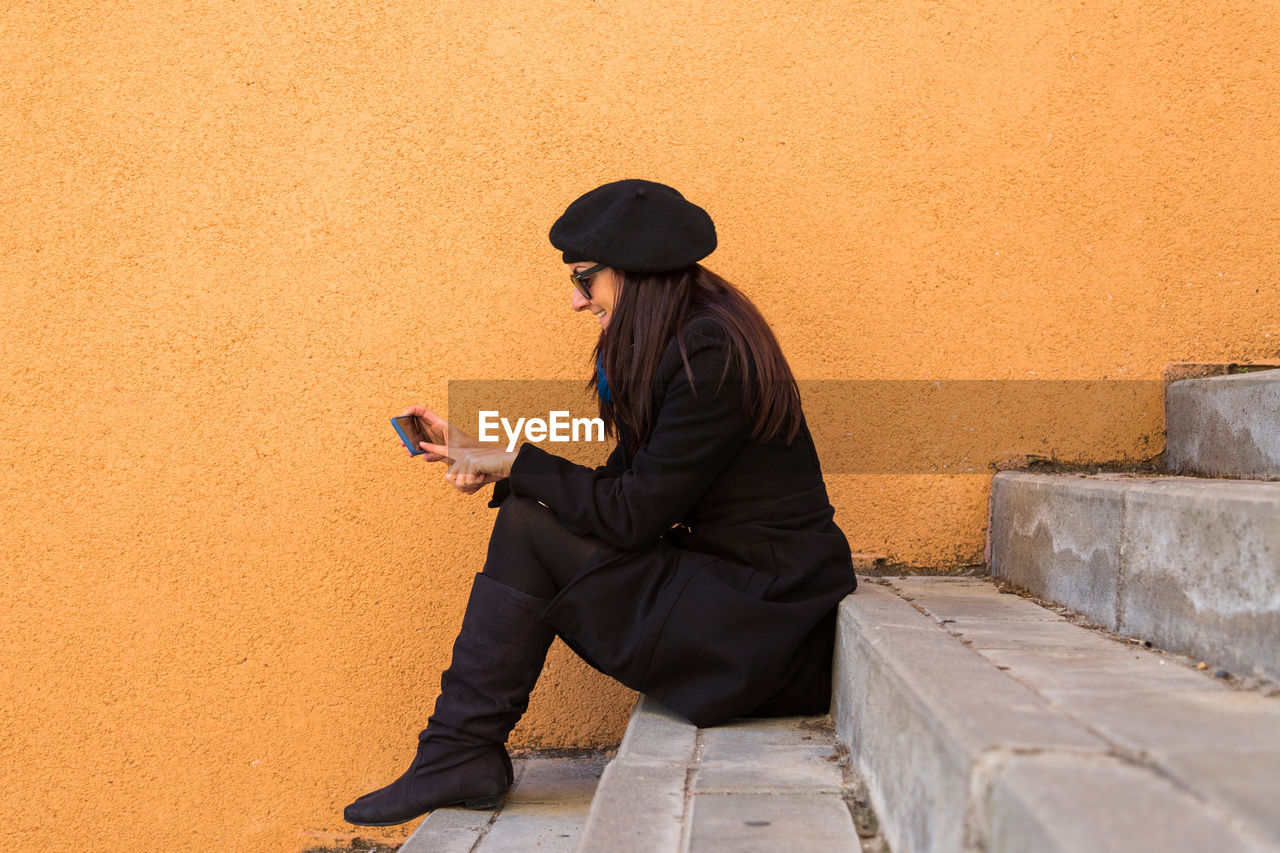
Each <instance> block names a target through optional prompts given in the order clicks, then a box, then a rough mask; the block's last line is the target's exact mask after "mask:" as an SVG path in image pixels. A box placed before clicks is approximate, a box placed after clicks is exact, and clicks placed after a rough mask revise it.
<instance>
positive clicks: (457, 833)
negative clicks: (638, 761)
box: [399, 755, 605, 853]
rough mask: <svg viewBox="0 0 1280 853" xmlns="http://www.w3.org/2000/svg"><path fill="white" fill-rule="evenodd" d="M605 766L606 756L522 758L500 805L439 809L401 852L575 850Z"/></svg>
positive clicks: (568, 852)
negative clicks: (509, 790)
mask: <svg viewBox="0 0 1280 853" xmlns="http://www.w3.org/2000/svg"><path fill="white" fill-rule="evenodd" d="M604 765H605V758H604V756H603V755H594V756H585V757H578V758H529V759H523V760H521V759H517V760H516V761H513V762H512V766H513V769H514V770H515V773H516V780H515V784H514V785H513V786H512V788H511V793H510V794H508V795H507V798H506V800H505V801H504V802H502V803H501V804H499V807H498V808H496V809H494V810H492V811H472V810H470V809H437V810H436V811H434V812H431V813H430V814H429V815H427V816H426V818H424V819H423V821H422V823H420V824H418V828H417V829H416V830H414V832H413V834H412V835H411V836H409V838H408V840H407V841H405V843H404V844H403V845H402V846H401V847H400V850H399V853H527V851H529V850H539V851H548V853H571V851H573V850H574V848H575V845H576V844H577V842H578V838H579V836H580V835H581V833H582V825H583V822H584V821H585V820H586V818H587V810H588V809H589V808H590V806H591V797H592V795H593V794H594V793H595V790H596V784H597V783H598V782H599V780H600V774H601V772H602V771H603V770H604Z"/></svg>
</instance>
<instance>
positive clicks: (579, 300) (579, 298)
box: [569, 287, 591, 311]
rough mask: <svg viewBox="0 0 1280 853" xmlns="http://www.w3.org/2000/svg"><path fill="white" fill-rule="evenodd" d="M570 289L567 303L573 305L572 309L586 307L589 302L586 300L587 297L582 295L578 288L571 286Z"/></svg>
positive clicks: (579, 309)
mask: <svg viewBox="0 0 1280 853" xmlns="http://www.w3.org/2000/svg"><path fill="white" fill-rule="evenodd" d="M570 290H572V291H573V292H572V293H571V294H570V299H569V304H570V305H572V306H573V310H574V311H581V310H582V309H583V308H586V307H587V306H588V305H590V304H591V303H590V302H588V301H587V298H586V297H585V296H583V295H582V293H581V292H580V291H579V290H578V288H576V287H571V288H570Z"/></svg>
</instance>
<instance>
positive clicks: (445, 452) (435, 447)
mask: <svg viewBox="0 0 1280 853" xmlns="http://www.w3.org/2000/svg"><path fill="white" fill-rule="evenodd" d="M418 446H419V447H421V448H422V449H423V450H425V451H427V452H428V453H434V454H435V455H437V456H439V457H441V458H442V459H452V458H453V457H452V456H450V455H449V445H447V444H432V443H431V442H429V441H420V442H418Z"/></svg>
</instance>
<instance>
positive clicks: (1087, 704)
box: [833, 578, 1280, 853]
mask: <svg viewBox="0 0 1280 853" xmlns="http://www.w3.org/2000/svg"><path fill="white" fill-rule="evenodd" d="M834 694H835V695H834V712H833V713H834V716H835V723H836V731H837V733H838V735H839V737H840V739H841V740H842V741H843V742H844V743H845V744H846V745H847V746H848V748H849V750H850V753H851V754H850V761H851V763H852V765H853V770H854V772H855V773H857V774H858V775H860V776H861V777H862V778H864V779H866V781H867V784H868V785H869V788H870V800H871V804H872V806H873V807H874V809H875V812H876V814H877V815H878V816H879V819H880V829H881V832H882V833H883V834H884V836H885V839H886V840H887V842H888V844H889V846H890V847H891V848H892V849H893V851H894V853H926V851H928V852H929V853H956V851H986V853H1002V852H1003V851H1019V853H1021V851H1029V850H1034V851H1046V853H1055V852H1056V851H1062V853H1066V851H1080V853H1084V851H1089V853H1095V851H1125V853H1134V851H1162V853H1177V852H1178V851H1188V853H1191V851H1195V853H1202V851H1208V850H1212V851H1215V853H1226V851H1242V850H1250V851H1261V850H1272V851H1274V850H1276V849H1280V809H1277V808H1276V807H1275V806H1276V797H1275V791H1276V790H1277V788H1278V787H1280V700H1277V699H1274V698H1268V697H1266V696H1263V695H1261V694H1260V693H1258V692H1246V691H1241V690H1237V689H1234V688H1232V687H1230V686H1228V685H1227V684H1225V683H1223V682H1222V681H1220V680H1216V679H1214V678H1213V677H1212V676H1210V675H1207V674H1205V673H1202V672H1198V671H1196V670H1195V669H1194V668H1193V667H1192V665H1191V662H1190V661H1189V660H1188V659H1185V658H1181V657H1178V656H1175V655H1171V654H1169V653H1164V652H1156V651H1151V650H1147V649H1143V648H1141V647H1138V646H1135V645H1133V644H1130V643H1125V642H1119V641H1117V640H1113V639H1111V638H1110V637H1108V636H1104V635H1103V634H1102V633H1100V632H1095V631H1090V630H1088V629H1085V628H1081V627H1078V626H1076V625H1074V624H1072V623H1071V622H1069V621H1067V620H1065V619H1063V618H1062V617H1060V616H1059V615H1057V614H1056V613H1054V612H1052V611H1050V610H1047V609H1045V608H1042V607H1039V606H1037V605H1035V604H1034V603H1032V602H1031V601H1029V600H1027V599H1024V598H1020V597H1018V596H1015V595H1011V594H1002V593H1000V592H999V591H997V590H996V588H995V587H994V585H993V584H992V583H991V582H990V581H988V580H979V579H952V578H888V579H885V580H884V581H883V582H876V581H873V580H871V579H868V582H866V583H863V584H862V585H860V586H859V589H858V591H857V592H856V593H855V594H853V595H851V596H849V597H848V598H847V599H846V600H845V601H844V602H843V603H842V604H841V608H840V627H839V632H838V635H837V645H836V662H835V691H834Z"/></svg>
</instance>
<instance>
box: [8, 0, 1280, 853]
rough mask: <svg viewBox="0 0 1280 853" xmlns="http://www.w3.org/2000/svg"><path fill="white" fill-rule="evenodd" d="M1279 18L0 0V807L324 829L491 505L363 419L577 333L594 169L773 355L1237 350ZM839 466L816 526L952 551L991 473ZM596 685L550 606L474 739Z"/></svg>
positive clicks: (982, 369)
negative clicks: (583, 219)
mask: <svg viewBox="0 0 1280 853" xmlns="http://www.w3.org/2000/svg"><path fill="white" fill-rule="evenodd" d="M1276 12H1277V10H1276V8H1275V4H1274V3H1253V2H1239V0H1237V2H1230V1H1228V2H1218V3H1183V2H1172V0H1170V2H1164V3H1140V2H1127V1H1126V0H1117V2H1103V3H1076V2H1055V3H1048V4H1018V3H1012V2H975V0H942V2H936V1H934V0H931V1H930V2H924V0H906V2H895V3H868V2H831V3H776V2H761V0H733V2H730V0H704V1H703V2H680V0H677V1H676V2H667V3H661V4H659V3H653V2H648V3H641V2H614V0H600V2H591V3H583V2H563V0H504V2H500V3H498V2H488V0H470V1H469V2H466V3H463V2H439V3H428V4H423V3H417V2H414V3H409V2H401V0H390V2H381V3H357V2H349V3H319V2H313V0H296V2H241V3H231V2H195V3H172V2H154V1H153V2H143V0H133V2H123V3H116V2H111V3H108V2H100V0H88V2H82V3H75V4H60V3H47V2H35V0H26V1H25V2H24V0H13V2H9V3H7V4H5V6H4V9H3V11H0V63H3V71H4V74H3V75H2V77H0V118H2V119H3V123H4V134H3V141H2V142H0V160H2V163H3V168H2V169H0V207H2V209H3V214H2V215H0V251H2V252H3V261H4V262H3V265H2V266H0V353H2V354H3V370H4V374H5V381H4V383H3V386H2V387H0V402H2V403H3V405H2V406H0V465H3V472H4V473H3V477H4V489H3V491H2V492H0V502H2V503H0V507H2V510H3V524H2V525H0V550H2V553H3V555H4V558H3V560H4V566H5V581H4V594H3V599H2V600H3V602H4V619H3V621H2V622H0V638H2V639H3V649H4V657H5V665H4V668H3V681H0V686H2V688H3V689H0V695H3V697H4V698H3V700H2V701H3V703H4V709H3V711H4V713H3V715H2V717H0V756H2V757H3V764H4V767H3V782H0V785H3V789H2V790H0V815H2V816H3V817H0V821H2V822H3V824H2V825H0V835H3V836H4V837H6V838H7V839H8V840H9V841H10V843H11V846H12V847H14V849H19V848H21V849H26V848H27V847H28V846H31V845H41V846H43V845H53V844H57V845H58V846H66V844H69V843H77V844H85V843H87V844H89V846H91V847H93V849H98V850H133V849H137V848H138V847H139V846H145V847H147V848H149V849H150V848H155V849H170V850H195V849H225V850H254V851H293V850H296V849H299V848H301V847H303V846H305V845H306V844H308V843H310V842H312V841H314V840H315V839H316V838H332V837H338V836H337V835H334V834H335V833H336V834H338V835H340V834H341V833H342V832H343V831H345V830H347V829H348V828H347V827H345V825H344V824H343V823H342V820H341V807H342V805H343V804H344V803H345V802H346V801H347V800H348V799H350V798H351V797H352V796H353V795H355V794H358V793H362V792H363V791H365V790H367V789H369V788H371V787H373V786H375V785H378V784H382V783H384V782H386V781H389V780H390V779H391V778H393V777H394V776H395V775H396V774H398V773H399V772H400V770H401V769H402V767H403V765H404V764H405V762H407V760H408V757H409V755H410V754H411V751H412V748H413V743H414V742H413V737H414V734H415V733H416V731H417V729H418V728H419V727H420V726H421V725H422V724H424V722H425V719H426V716H427V714H428V713H429V711H430V708H431V703H432V701H433V699H434V696H435V693H436V689H437V686H436V685H437V677H438V673H439V671H440V669H441V668H442V667H443V666H444V665H445V664H446V662H447V655H448V648H449V644H450V642H451V640H452V635H453V632H454V631H455V630H456V628H457V625H458V623H459V621H460V619H461V607H462V603H463V600H464V596H465V592H466V589H467V587H468V584H469V579H470V577H471V574H472V573H473V572H474V571H476V570H477V569H478V568H479V566H480V564H481V560H482V555H483V548H484V543H485V539H486V535H487V532H488V526H489V525H490V524H491V521H492V511H491V510H488V509H487V508H485V507H484V506H483V501H482V499H481V498H479V497H476V498H464V497H462V496H460V495H456V494H455V493H454V492H452V490H451V489H449V488H448V486H447V485H446V484H445V483H444V482H443V481H442V480H441V479H440V477H439V473H438V472H437V471H435V470H432V469H428V468H424V466H421V465H414V464H412V463H411V461H410V460H408V459H407V458H406V457H405V456H404V454H403V453H402V452H400V451H399V450H398V448H397V446H396V444H395V438H394V436H393V435H392V434H391V433H390V431H389V428H388V425H387V422H386V418H387V417H388V416H389V415H390V414H393V413H396V412H398V411H399V410H400V409H401V408H402V407H403V406H405V405H406V404H409V403H412V402H428V403H431V402H438V401H441V400H442V399H443V398H444V395H445V390H446V383H447V382H448V381H449V380H450V379H470V378H495V377H502V378H515V379H579V378H581V377H583V376H585V375H587V371H589V369H590V365H589V364H588V363H587V360H586V359H587V353H588V352H589V349H590V347H591V344H592V341H593V338H594V335H595V332H596V327H595V323H594V321H593V320H592V319H591V318H589V317H586V316H578V315H574V314H572V313H571V312H570V311H569V310H568V304H569V291H568V284H567V282H566V281H565V278H564V273H563V268H562V267H561V266H560V264H559V260H558V256H557V255H556V253H554V252H553V251H552V250H551V248H550V246H549V245H548V244H547V242H546V230H547V228H548V226H549V225H550V223H551V222H552V221H553V220H554V218H555V217H556V216H557V215H558V214H559V212H560V211H561V210H562V209H563V207H564V206H565V204H567V203H568V202H569V201H570V200H572V199H573V198H574V197H576V196H577V195H578V194H580V193H582V192H584V191H585V190H587V189H589V188H591V187H593V186H595V185H597V184H599V183H602V182H604V181H607V180H613V179H616V178H620V177H647V178H651V179H655V180H661V181H664V182H667V183H670V184H673V185H675V186H677V187H679V188H680V189H681V190H682V191H683V192H684V193H685V194H686V195H687V196H688V197H690V198H691V199H693V200H694V201H696V202H698V203H700V204H702V205H703V206H705V207H706V208H707V209H708V210H709V211H710V212H711V213H712V215H713V216H714V217H715V219H716V222H717V224H718V228H719V233H720V239H721V246H720V249H719V250H718V251H717V252H716V253H715V254H714V255H713V256H712V257H711V258H710V259H709V260H708V265H709V266H711V267H712V268H713V269H715V270H717V271H718V272H720V273H722V274H724V275H726V276H727V277H729V278H730V279H732V280H734V281H736V282H738V283H739V284H740V285H741V286H742V287H743V288H744V289H745V290H746V291H747V292H748V293H749V294H750V295H751V296H752V297H753V298H754V299H755V300H756V301H757V303H758V304H759V305H760V306H761V308H762V309H763V311H764V312H765V314H766V316H767V317H768V318H769V319H770V320H771V321H772V322H773V324H774V326H775V329H776V330H777V332H778V334H779V336H780V338H781V340H782V343H783V346H784V348H785V350H786V352H787V354H788V355H789V357H790V359H791V362H792V365H793V367H794V369H795V371H796V373H797V374H798V375H799V376H800V377H802V378H805V379H861V380H878V379H917V380H918V379H925V380H933V379H980V380H988V379H990V380H1006V379H1031V378H1041V379H1046V378H1049V379H1053V378H1064V379H1069V378H1076V379H1101V378H1108V379H1122V378H1138V379H1152V378H1155V377H1158V376H1159V375H1160V371H1161V369H1162V368H1163V367H1164V365H1165V364H1166V363H1167V362H1169V361H1179V360H1189V361H1220V360H1249V359H1266V358H1275V357H1276V356H1277V355H1280V298H1277V297H1278V295H1280V292H1278V291H1280V288H1278V286H1277V283H1278V280H1280V266H1278V264H1280V246H1278V245H1277V243H1276V241H1275V235H1276V234H1277V233H1278V232H1280V228H1278V226H1280V221H1278V220H1280V217H1278V215H1277V208H1276V199H1277V198H1280V91H1278V88H1280V73H1278V71H1280V69H1278V68H1277V49H1278V48H1277V45H1280V15H1277V14H1276ZM1151 402H1152V405H1153V406H1155V407H1156V410H1158V405H1159V401H1158V398H1153V400H1152V401H1151ZM1122 411H1123V410H1122V409H1117V410H1115V412H1116V414H1115V417H1113V418H1112V419H1113V420H1117V419H1120V418H1119V414H1118V413H1120V412H1122ZM1108 415H1109V411H1108V410H1106V409H1105V408H1104V409H1103V410H1102V411H1100V412H1094V413H1093V416H1094V417H1095V418H1101V419H1102V420H1106V419H1107V418H1108ZM827 416H828V417H829V418H834V419H835V421H834V422H835V423H837V424H838V423H839V422H840V421H839V419H840V418H849V419H856V418H858V417H859V413H858V412H841V411H834V412H829V413H828V415H827ZM1139 420H1142V419H1141V418H1140V419H1139ZM1149 420H1150V419H1149V418H1148V419H1146V420H1145V421H1144V423H1146V424H1147V426H1148V427H1149V426H1150V424H1149ZM1157 420H1158V415H1157ZM828 423H831V421H828ZM1122 426H1123V425H1122ZM1144 430H1146V431H1145V432H1144ZM1157 431H1158V430H1157ZM1149 433H1150V430H1149V429H1147V428H1146V427H1143V428H1142V429H1138V428H1136V427H1135V428H1133V430H1132V435H1131V436H1130V438H1129V439H1127V440H1126V441H1127V442H1128V445H1127V447H1126V446H1124V445H1125V442H1123V441H1122V442H1121V451H1122V452H1121V455H1126V454H1128V455H1132V456H1135V457H1137V456H1143V455H1149V448H1148V447H1143V446H1139V439H1140V438H1142V437H1146V438H1150V435H1149ZM1016 438H1017V436H1011V441H1012V440H1013V439H1016ZM1012 443H1013V444H1014V445H1016V444H1017V442H1016V441H1012ZM1012 449H1013V450H1017V449H1018V448H1017V447H1016V446H1014V447H1012ZM835 467H836V466H833V470H832V474H831V477H830V483H831V492H832V495H833V498H834V499H835V501H836V503H837V506H838V510H839V512H840V515H839V518H840V520H841V522H842V524H843V526H844V528H845V530H846V532H847V533H848V534H849V538H850V541H851V544H852V545H853V547H854V549H855V550H859V551H879V552H885V553H887V554H888V555H889V556H890V558H891V559H893V560H896V561H900V562H904V563H909V564H916V565H955V564H962V563H966V562H974V561H976V560H978V559H980V554H981V547H982V540H983V526H984V524H985V511H984V502H985V498H986V490H987V485H988V478H987V477H986V476H984V475H982V474H976V475H953V474H949V473H928V472H919V471H914V472H904V473H899V474H895V473H893V472H881V473H866V472H865V471H862V470H861V469H858V468H857V467H856V466H849V467H845V468H840V470H835ZM841 471H846V472H849V473H841ZM855 471H856V472H857V473H853V472H855ZM630 699H631V697H630V695H629V694H628V693H627V692H626V691H624V690H622V689H620V688H618V687H616V686H614V685H611V684H609V683H608V682H607V680H606V679H603V678H601V677H599V676H597V675H596V674H594V673H592V672H590V671H589V670H587V668H586V667H584V666H583V665H581V664H580V663H579V662H577V661H576V660H573V659H572V658H571V656H570V655H569V654H568V653H567V652H566V651H565V650H564V649H563V648H559V649H558V650H557V651H556V652H555V654H554V655H553V657H552V662H551V664H550V667H549V670H548V673H547V677H546V678H545V679H544V683H543V685H542V687H541V688H540V689H539V692H538V693H537V694H536V696H535V699H534V706H533V708H532V710H531V712H530V715H529V717H528V718H527V720H526V722H525V723H523V724H522V725H521V728H520V729H519V730H518V731H517V733H516V738H515V740H516V741H517V742H519V743H524V744H541V745H592V744H602V743H609V742H612V741H616V739H617V737H618V736H619V734H620V732H621V729H622V726H623V725H624V723H625V719H626V714H627V711H628V710H629V708H628V706H629V703H630ZM405 831H406V830H404V829H401V830H393V831H390V832H389V833H388V837H395V836H396V834H397V833H400V834H401V835H403V833H404V832H405ZM365 834H366V835H371V834H373V833H365ZM85 839H91V842H86V841H85Z"/></svg>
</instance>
